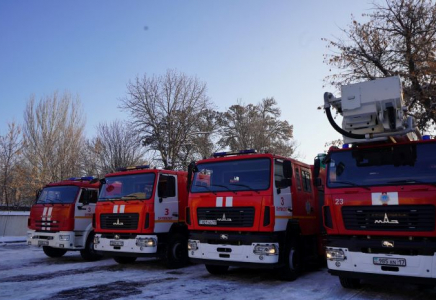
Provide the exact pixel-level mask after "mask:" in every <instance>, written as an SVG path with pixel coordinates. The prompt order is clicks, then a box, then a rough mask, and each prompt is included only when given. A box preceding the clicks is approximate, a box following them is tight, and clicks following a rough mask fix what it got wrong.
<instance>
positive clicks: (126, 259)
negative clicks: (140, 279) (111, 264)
mask: <svg viewBox="0 0 436 300" xmlns="http://www.w3.org/2000/svg"><path fill="white" fill-rule="evenodd" d="M136 259H137V257H135V256H115V257H114V260H115V261H116V262H117V263H119V264H122V265H125V264H133V263H134V262H135V261H136Z"/></svg>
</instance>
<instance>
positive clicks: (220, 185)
mask: <svg viewBox="0 0 436 300" xmlns="http://www.w3.org/2000/svg"><path fill="white" fill-rule="evenodd" d="M210 186H219V187H223V188H226V189H228V190H229V191H231V192H233V193H234V194H236V192H235V191H234V190H232V189H231V188H229V187H228V186H226V185H222V184H211V185H210Z"/></svg>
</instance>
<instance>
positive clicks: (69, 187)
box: [27, 177, 100, 261]
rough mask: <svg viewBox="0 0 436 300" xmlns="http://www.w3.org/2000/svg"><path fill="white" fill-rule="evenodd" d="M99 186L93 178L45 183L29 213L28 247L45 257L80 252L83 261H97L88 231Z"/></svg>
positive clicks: (91, 234) (89, 231)
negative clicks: (30, 246)
mask: <svg viewBox="0 0 436 300" xmlns="http://www.w3.org/2000/svg"><path fill="white" fill-rule="evenodd" d="M99 186H100V182H99V181H98V179H95V178H93V177H81V178H70V179H68V180H64V181H60V182H56V183H50V184H47V185H46V186H45V187H44V188H43V189H42V190H40V191H39V192H38V195H37V197H36V203H35V204H34V205H33V206H32V209H31V210H30V217H29V219H28V227H29V231H28V232H27V243H28V245H32V246H39V247H42V249H43V251H44V253H45V254H46V255H47V256H49V257H61V256H63V255H64V254H65V253H66V252H67V251H72V250H80V254H81V255H82V257H83V259H85V260H90V261H91V260H96V259H99V258H100V256H99V255H98V254H96V253H95V251H94V249H93V240H94V230H93V228H92V216H93V214H94V211H95V205H96V203H97V199H98V189H99Z"/></svg>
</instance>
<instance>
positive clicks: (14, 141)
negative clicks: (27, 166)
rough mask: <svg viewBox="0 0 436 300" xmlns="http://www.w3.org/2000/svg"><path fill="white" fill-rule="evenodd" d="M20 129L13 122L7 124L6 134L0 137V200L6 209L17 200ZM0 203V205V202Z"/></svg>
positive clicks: (20, 144) (20, 146)
mask: <svg viewBox="0 0 436 300" xmlns="http://www.w3.org/2000/svg"><path fill="white" fill-rule="evenodd" d="M20 135H21V128H20V126H18V125H17V124H16V123H15V122H12V123H9V124H8V132H7V133H6V135H4V136H0V172H1V173H0V182H1V186H0V191H1V193H0V197H1V198H0V200H2V201H3V202H4V204H6V206H7V207H8V206H9V205H10V204H14V203H15V201H16V200H17V196H18V195H17V194H18V184H19V181H20V178H19V176H18V172H17V167H18V164H19V162H20V157H21V148H22V143H21V136H20ZM2 201H0V203H1V202H2Z"/></svg>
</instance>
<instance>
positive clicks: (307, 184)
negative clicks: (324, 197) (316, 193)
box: [301, 169, 312, 192]
mask: <svg viewBox="0 0 436 300" xmlns="http://www.w3.org/2000/svg"><path fill="white" fill-rule="evenodd" d="M301 177H302V178H303V190H304V191H305V192H311V191H312V186H311V181H310V172H309V171H308V170H304V169H302V170H301Z"/></svg>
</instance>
